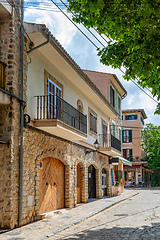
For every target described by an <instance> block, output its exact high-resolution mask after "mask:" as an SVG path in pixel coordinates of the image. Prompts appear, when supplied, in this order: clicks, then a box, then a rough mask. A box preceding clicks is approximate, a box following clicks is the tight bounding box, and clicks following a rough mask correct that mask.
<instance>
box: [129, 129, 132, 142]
mask: <svg viewBox="0 0 160 240" xmlns="http://www.w3.org/2000/svg"><path fill="white" fill-rule="evenodd" d="M129 142H132V130H129Z"/></svg>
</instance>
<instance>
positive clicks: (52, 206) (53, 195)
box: [39, 157, 65, 213]
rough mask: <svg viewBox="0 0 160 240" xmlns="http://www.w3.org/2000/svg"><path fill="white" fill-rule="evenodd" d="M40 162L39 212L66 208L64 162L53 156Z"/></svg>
mask: <svg viewBox="0 0 160 240" xmlns="http://www.w3.org/2000/svg"><path fill="white" fill-rule="evenodd" d="M40 164H41V166H40V182H39V213H45V212H50V211H53V210H56V209H59V208H64V185H65V182H64V171H65V167H64V164H63V163H62V162H61V161H59V160H58V159H55V158H51V157H49V158H45V159H43V160H42V161H40Z"/></svg>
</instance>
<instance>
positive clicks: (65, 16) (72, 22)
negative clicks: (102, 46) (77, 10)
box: [51, 0, 98, 48]
mask: <svg viewBox="0 0 160 240" xmlns="http://www.w3.org/2000/svg"><path fill="white" fill-rule="evenodd" d="M51 1H52V3H53V4H54V5H55V6H56V7H57V8H58V9H59V10H60V11H61V12H62V13H63V14H64V16H65V17H66V18H67V19H68V20H69V21H70V22H71V23H72V24H73V25H74V26H75V27H76V28H77V29H78V30H79V31H80V32H81V33H82V34H83V35H84V36H85V37H86V38H87V39H88V40H89V41H90V42H91V43H92V44H93V45H94V46H95V47H96V48H98V46H96V44H95V43H94V42H93V41H92V40H91V39H90V38H89V37H88V36H87V35H86V34H85V33H84V32H83V31H82V30H81V29H80V28H79V27H78V26H77V25H76V24H75V23H74V22H73V21H72V20H71V19H70V18H69V17H68V16H67V14H66V13H64V12H63V11H62V9H61V8H60V7H58V5H57V4H56V3H55V2H54V1H53V0H51Z"/></svg>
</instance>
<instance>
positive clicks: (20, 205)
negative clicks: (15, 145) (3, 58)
mask: <svg viewBox="0 0 160 240" xmlns="http://www.w3.org/2000/svg"><path fill="white" fill-rule="evenodd" d="M23 5H24V0H21V49H20V51H21V54H20V55H21V56H20V57H21V100H22V102H23V99H24V95H23V84H24V79H23V50H24V49H23V48H24V47H23V34H24V33H23V17H24V15H23V11H24V9H23V7H24V6H23ZM20 111H21V113H20V114H21V116H20V118H21V123H20V124H21V126H20V128H21V130H20V163H19V227H20V226H22V207H23V125H24V105H23V103H21V109H20Z"/></svg>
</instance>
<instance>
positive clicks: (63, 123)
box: [34, 95, 87, 141]
mask: <svg viewBox="0 0 160 240" xmlns="http://www.w3.org/2000/svg"><path fill="white" fill-rule="evenodd" d="M34 126H35V127H36V128H39V129H41V130H43V131H46V132H48V133H51V134H53V135H56V136H58V137H62V138H65V139H67V140H70V141H76V140H87V116H85V115H84V114H82V113H81V112H79V111H78V110H77V109H76V108H74V107H73V106H71V105H70V104H69V103H67V102H66V101H65V100H63V99H62V98H60V97H58V96H55V95H46V96H36V118H35V120H34Z"/></svg>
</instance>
